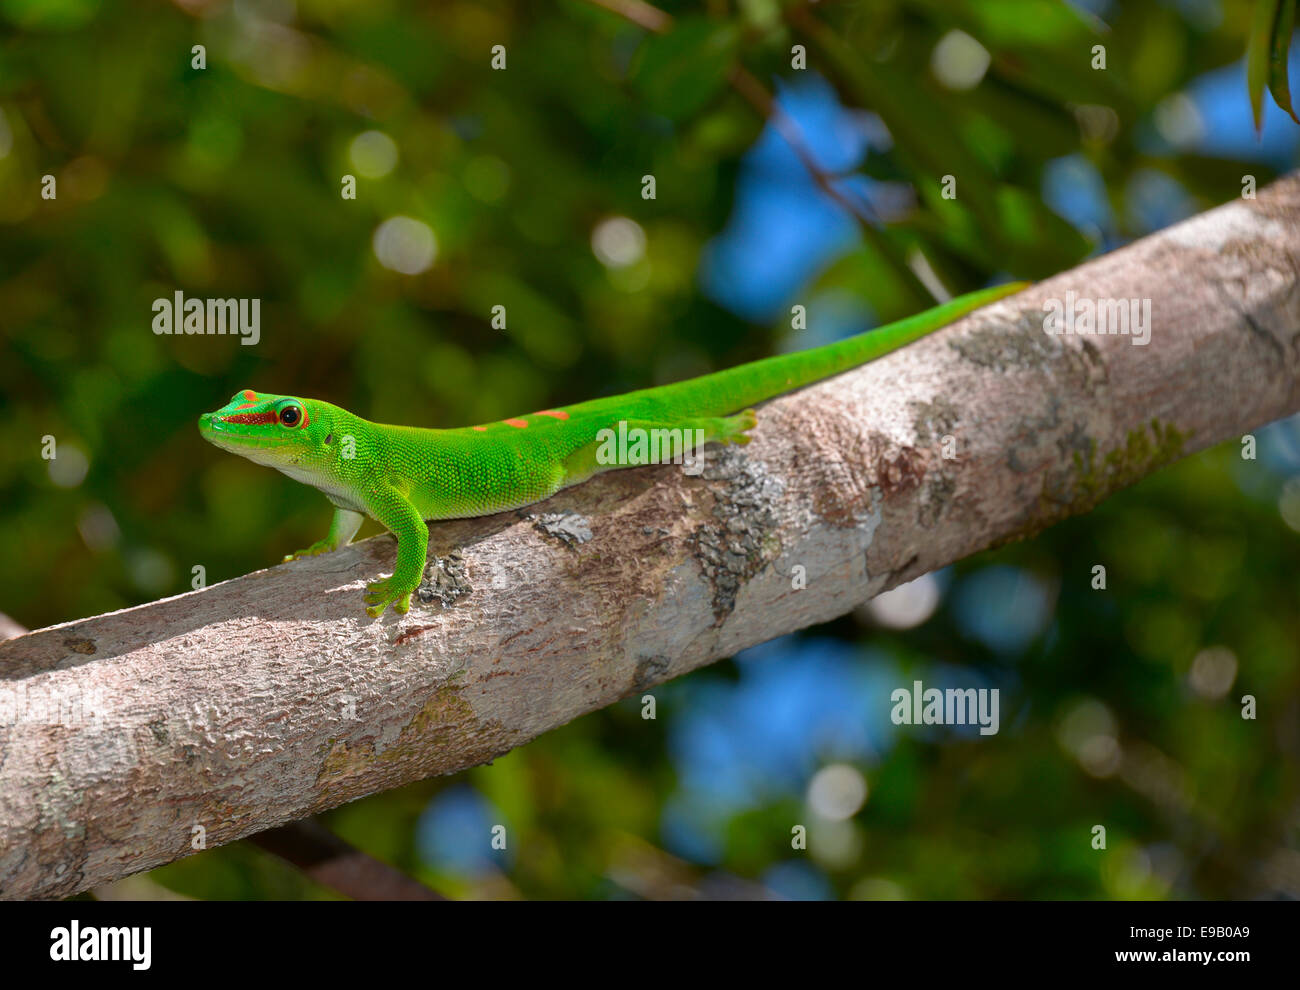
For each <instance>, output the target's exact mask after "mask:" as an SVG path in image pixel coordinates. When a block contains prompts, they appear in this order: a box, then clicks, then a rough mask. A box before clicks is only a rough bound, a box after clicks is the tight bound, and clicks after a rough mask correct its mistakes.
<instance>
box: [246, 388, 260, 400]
mask: <svg viewBox="0 0 1300 990" xmlns="http://www.w3.org/2000/svg"><path fill="white" fill-rule="evenodd" d="M244 398H245V399H247V400H248V401H249V402H254V401H256V399H257V393H256V392H254V391H253V390H252V389H251V388H246V389H244Z"/></svg>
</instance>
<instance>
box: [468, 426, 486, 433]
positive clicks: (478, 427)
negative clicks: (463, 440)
mask: <svg viewBox="0 0 1300 990" xmlns="http://www.w3.org/2000/svg"><path fill="white" fill-rule="evenodd" d="M470 429H471V430H478V431H479V432H480V433H482V432H483V431H484V430H486V429H487V427H486V426H471V427H470Z"/></svg>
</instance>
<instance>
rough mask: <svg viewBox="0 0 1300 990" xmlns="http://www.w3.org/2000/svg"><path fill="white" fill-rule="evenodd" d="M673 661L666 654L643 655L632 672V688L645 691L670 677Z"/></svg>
mask: <svg viewBox="0 0 1300 990" xmlns="http://www.w3.org/2000/svg"><path fill="white" fill-rule="evenodd" d="M670 665H671V661H670V660H669V659H668V658H667V657H665V656H653V657H642V658H641V659H640V660H638V661H637V662H636V670H635V671H634V672H633V674H632V690H633V691H634V692H635V691H644V690H645V689H646V688H649V687H653V686H654V685H656V684H658V683H659V682H660V681H662V680H664V679H665V678H667V677H668V668H669V666H670Z"/></svg>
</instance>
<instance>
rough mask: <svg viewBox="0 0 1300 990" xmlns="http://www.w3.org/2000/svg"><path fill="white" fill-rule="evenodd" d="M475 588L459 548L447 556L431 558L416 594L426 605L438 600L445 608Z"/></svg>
mask: <svg viewBox="0 0 1300 990" xmlns="http://www.w3.org/2000/svg"><path fill="white" fill-rule="evenodd" d="M473 590H474V589H473V588H471V587H470V584H469V577H468V575H466V573H465V557H464V555H463V554H461V552H460V551H459V550H453V551H452V552H451V553H449V554H447V556H445V557H431V558H430V559H429V563H428V564H427V565H426V566H425V569H424V580H423V581H422V582H421V583H420V587H418V588H417V589H416V590H415V595H416V597H417V598H419V599H420V601H422V602H424V604H426V605H428V604H430V603H431V602H433V601H438V602H440V603H441V604H442V606H443V607H444V608H450V607H451V606H452V605H455V604H456V602H458V601H460V600H461V599H462V598H464V597H465V596H466V595H468V594H469V593H470V592H471V591H473Z"/></svg>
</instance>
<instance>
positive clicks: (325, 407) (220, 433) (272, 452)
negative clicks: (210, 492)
mask: <svg viewBox="0 0 1300 990" xmlns="http://www.w3.org/2000/svg"><path fill="white" fill-rule="evenodd" d="M333 411H334V407H333V406H331V405H329V404H328V403H325V402H319V401H317V400H316V399H299V398H296V397H295V396H291V395H267V394H265V393H261V392H254V391H253V390H252V389H244V390H243V391H240V392H236V393H235V394H234V396H233V397H232V398H231V400H230V401H229V402H227V403H226V404H225V405H224V406H222V407H221V408H220V409H218V410H217V411H216V412H210V413H204V414H203V415H202V416H200V417H199V433H200V434H201V435H202V437H203V439H204V440H207V441H208V442H209V443H211V444H214V445H215V446H217V447H220V448H221V449H222V450H228V451H230V452H231V453H234V454H239V455H240V456H241V457H247V458H248V459H249V460H250V461H255V462H257V463H258V464H266V465H268V466H270V467H274V468H279V469H280V470H282V471H289V470H290V469H293V470H294V471H295V473H297V472H303V473H307V472H311V471H312V470H313V469H320V468H322V467H323V466H324V465H325V463H327V462H328V461H329V460H330V459H331V456H330V455H331V452H332V448H333V447H334V446H335V437H334V435H333V429H334V423H333V415H332V414H333Z"/></svg>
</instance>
